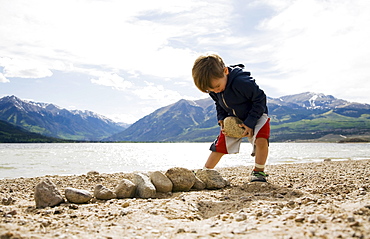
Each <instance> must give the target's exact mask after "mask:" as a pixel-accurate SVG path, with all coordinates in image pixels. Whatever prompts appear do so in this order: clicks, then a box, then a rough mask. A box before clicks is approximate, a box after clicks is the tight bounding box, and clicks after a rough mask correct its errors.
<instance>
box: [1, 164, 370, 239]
mask: <svg viewBox="0 0 370 239" xmlns="http://www.w3.org/2000/svg"><path fill="white" fill-rule="evenodd" d="M251 169H252V168H251V167H238V168H218V169H217V170H218V171H219V172H220V173H221V174H222V176H223V177H224V178H226V179H228V180H229V181H230V186H227V187H225V188H223V189H220V190H202V191H189V192H176V193H170V194H159V193H157V198H153V199H139V198H137V199H112V200H108V201H103V200H96V199H93V200H92V201H91V202H90V203H88V204H71V203H67V202H66V203H62V204H61V205H59V206H55V207H48V208H43V209H37V208H36V207H35V201H34V197H33V194H34V188H35V186H36V184H38V183H39V182H40V181H42V180H43V179H45V178H49V179H50V180H51V181H52V182H54V184H55V185H56V186H57V187H58V190H59V191H60V192H61V193H62V195H63V196H64V189H65V188H67V187H74V188H78V189H85V190H88V191H90V192H93V190H94V187H95V186H96V185H97V184H102V185H104V186H106V187H108V188H111V189H114V188H115V187H116V186H117V185H118V183H119V182H120V180H121V179H123V178H124V174H120V173H117V174H99V175H96V176H93V177H92V176H88V175H77V176H45V177H36V178H17V179H3V180H0V200H2V201H0V238H1V239H3V238H256V237H258V238H370V192H369V191H370V159H369V160H359V161H340V162H339V161H333V162H322V163H305V164H284V165H271V166H268V167H267V170H266V172H267V173H269V174H270V176H269V183H249V181H248V177H249V174H250V171H251ZM9 198H11V199H12V200H14V201H12V200H9V201H8V199H9ZM7 204H9V205H7Z"/></svg>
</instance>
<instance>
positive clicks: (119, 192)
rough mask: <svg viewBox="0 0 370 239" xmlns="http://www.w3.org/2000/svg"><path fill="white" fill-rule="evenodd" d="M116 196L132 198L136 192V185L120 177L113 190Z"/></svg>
mask: <svg viewBox="0 0 370 239" xmlns="http://www.w3.org/2000/svg"><path fill="white" fill-rule="evenodd" d="M115 193H116V196H117V198H132V197H134V196H135V193H136V185H135V184H134V183H133V182H131V181H130V180H128V179H122V181H121V182H120V183H119V184H118V186H117V187H116V190H115Z"/></svg>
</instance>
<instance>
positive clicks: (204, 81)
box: [192, 54, 225, 93]
mask: <svg viewBox="0 0 370 239" xmlns="http://www.w3.org/2000/svg"><path fill="white" fill-rule="evenodd" d="M224 68H225V63H224V61H223V60H222V58H221V57H220V56H219V55H217V54H204V55H200V56H199V57H198V58H197V59H196V60H195V62H194V65H193V69H192V75H193V79H194V84H195V85H196V86H197V87H198V89H199V90H200V91H202V92H204V93H209V89H211V88H212V85H211V81H212V80H213V79H217V78H221V77H223V76H224Z"/></svg>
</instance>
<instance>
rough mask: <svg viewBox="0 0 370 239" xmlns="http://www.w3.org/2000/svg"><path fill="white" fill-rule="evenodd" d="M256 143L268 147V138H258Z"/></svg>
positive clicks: (261, 146) (258, 145) (257, 145)
mask: <svg viewBox="0 0 370 239" xmlns="http://www.w3.org/2000/svg"><path fill="white" fill-rule="evenodd" d="M254 144H255V145H256V147H259V148H263V147H268V140H267V139H265V138H257V139H256V141H255V143H254Z"/></svg>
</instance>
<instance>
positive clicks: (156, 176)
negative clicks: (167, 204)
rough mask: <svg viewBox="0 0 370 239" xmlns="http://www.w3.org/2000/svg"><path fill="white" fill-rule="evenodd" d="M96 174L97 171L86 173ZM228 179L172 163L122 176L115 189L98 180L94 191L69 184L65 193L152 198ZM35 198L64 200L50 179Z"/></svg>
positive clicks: (83, 198)
mask: <svg viewBox="0 0 370 239" xmlns="http://www.w3.org/2000/svg"><path fill="white" fill-rule="evenodd" d="M89 174H90V176H91V175H93V174H95V175H98V173H97V172H91V173H88V175H89ZM228 184H229V183H228V181H227V180H225V179H224V178H223V177H222V176H221V175H220V173H219V172H218V171H216V170H209V169H199V170H197V171H196V172H193V171H191V170H189V169H186V168H181V167H175V168H170V169H168V170H167V172H166V173H162V172H160V171H155V172H151V173H148V174H144V173H133V174H128V175H127V178H124V179H122V180H121V181H120V182H119V184H118V185H117V187H116V188H115V190H111V189H109V188H107V187H105V186H103V185H101V184H98V185H96V186H95V189H94V193H93V194H91V193H90V192H89V191H87V190H83V189H77V188H71V187H68V188H66V189H65V192H64V194H65V197H66V199H67V201H68V202H71V203H87V202H89V201H90V200H91V199H92V198H93V197H95V198H96V199H99V200H109V199H113V198H133V197H138V198H155V197H156V193H157V192H158V193H169V192H179V191H189V190H191V189H194V190H203V189H220V188H223V187H225V186H227V185H228ZM35 202H36V207H37V208H43V207H51V206H56V205H59V204H60V203H62V202H64V198H63V196H62V194H61V193H60V192H59V191H58V189H57V187H56V186H55V184H54V183H53V182H52V181H51V180H50V179H45V180H43V181H42V182H40V183H39V184H37V185H36V187H35Z"/></svg>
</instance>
